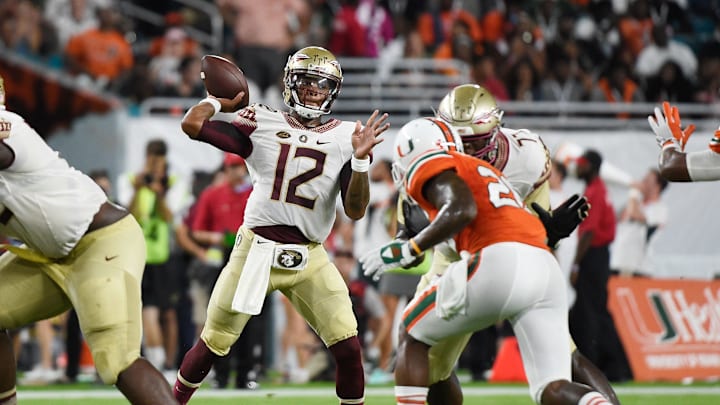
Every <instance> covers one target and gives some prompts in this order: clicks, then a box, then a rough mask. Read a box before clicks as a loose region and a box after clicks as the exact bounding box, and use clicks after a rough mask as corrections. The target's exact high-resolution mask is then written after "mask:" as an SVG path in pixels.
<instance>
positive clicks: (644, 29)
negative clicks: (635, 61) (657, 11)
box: [618, 18, 653, 58]
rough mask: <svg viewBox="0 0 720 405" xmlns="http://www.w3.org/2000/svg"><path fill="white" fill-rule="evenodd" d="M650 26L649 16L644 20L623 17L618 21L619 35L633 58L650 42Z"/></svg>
mask: <svg viewBox="0 0 720 405" xmlns="http://www.w3.org/2000/svg"><path fill="white" fill-rule="evenodd" d="M652 28H653V22H652V19H650V18H646V19H644V20H637V19H635V18H623V19H621V20H620V22H618V29H619V31H620V37H621V38H622V40H623V42H624V43H625V44H626V46H627V48H628V49H629V50H630V52H632V54H633V56H634V57H635V58H637V56H638V55H639V54H640V51H642V49H643V48H645V46H646V45H647V44H648V43H650V37H651V35H652Z"/></svg>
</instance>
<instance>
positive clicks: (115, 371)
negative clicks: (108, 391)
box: [92, 347, 140, 385]
mask: <svg viewBox="0 0 720 405" xmlns="http://www.w3.org/2000/svg"><path fill="white" fill-rule="evenodd" d="M92 356H93V361H94V362H95V368H96V369H97V372H98V375H99V376H100V379H101V380H102V382H103V383H105V384H107V385H113V384H115V383H116V382H117V379H118V376H119V375H120V373H122V372H123V371H125V369H127V368H128V367H130V365H131V364H132V363H133V362H134V361H135V360H137V359H138V358H139V357H140V353H136V355H135V356H132V355H130V353H122V350H120V348H119V347H118V348H113V349H109V350H108V349H104V350H98V351H95V352H93V353H92Z"/></svg>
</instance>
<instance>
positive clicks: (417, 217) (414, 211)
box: [402, 199, 430, 238]
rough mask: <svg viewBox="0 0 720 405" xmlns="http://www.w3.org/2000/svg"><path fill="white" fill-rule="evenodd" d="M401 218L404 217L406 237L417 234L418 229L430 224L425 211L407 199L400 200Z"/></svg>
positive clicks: (420, 229)
mask: <svg viewBox="0 0 720 405" xmlns="http://www.w3.org/2000/svg"><path fill="white" fill-rule="evenodd" d="M402 210H403V218H405V229H406V230H407V236H408V238H412V237H414V236H415V235H417V234H419V233H420V231H422V230H423V229H425V228H426V227H427V226H428V225H430V221H429V220H428V217H427V216H426V215H425V211H423V209H422V208H420V206H419V205H417V204H414V203H411V202H410V201H408V200H407V199H404V200H403V202H402Z"/></svg>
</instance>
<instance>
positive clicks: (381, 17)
mask: <svg viewBox="0 0 720 405" xmlns="http://www.w3.org/2000/svg"><path fill="white" fill-rule="evenodd" d="M385 3H386V2H384V1H380V0H360V4H359V6H358V9H357V11H358V20H359V21H360V24H361V25H362V26H364V27H365V31H366V32H367V39H366V41H367V46H366V47H365V56H367V57H370V58H377V57H378V56H379V55H380V52H381V51H382V50H383V48H385V46H386V45H387V44H388V43H389V42H390V41H391V40H392V39H393V38H394V37H395V28H394V26H393V20H392V15H391V14H390V11H389V10H388V9H386V8H385V6H384V4H385Z"/></svg>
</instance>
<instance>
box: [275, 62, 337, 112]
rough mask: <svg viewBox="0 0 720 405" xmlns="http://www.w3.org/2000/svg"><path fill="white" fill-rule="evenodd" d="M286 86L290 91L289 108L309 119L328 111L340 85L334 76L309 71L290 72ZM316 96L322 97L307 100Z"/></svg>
mask: <svg viewBox="0 0 720 405" xmlns="http://www.w3.org/2000/svg"><path fill="white" fill-rule="evenodd" d="M286 86H287V88H288V91H289V92H290V99H291V101H290V103H291V104H292V106H291V108H293V109H294V110H295V111H296V112H297V113H298V114H299V115H300V116H301V117H304V118H309V119H312V118H317V117H319V116H321V115H324V114H328V113H330V107H331V106H332V104H333V102H334V101H335V98H337V94H338V90H339V87H340V86H339V83H338V82H337V81H336V80H335V79H334V78H331V77H324V76H319V75H316V74H311V73H291V74H290V77H288V81H287V83H286ZM318 96H322V98H319V99H317V101H316V102H313V101H310V100H308V99H315V98H316V97H318Z"/></svg>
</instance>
